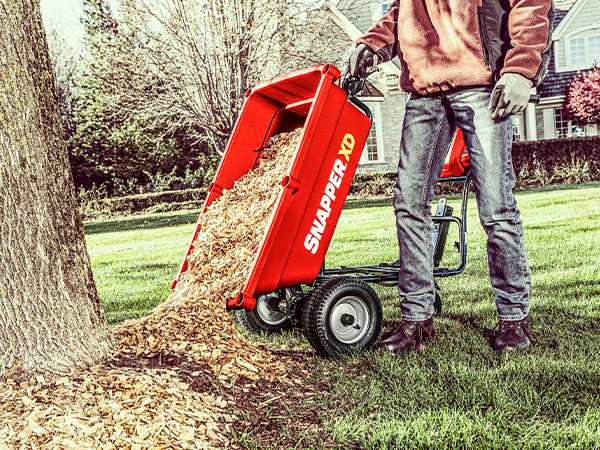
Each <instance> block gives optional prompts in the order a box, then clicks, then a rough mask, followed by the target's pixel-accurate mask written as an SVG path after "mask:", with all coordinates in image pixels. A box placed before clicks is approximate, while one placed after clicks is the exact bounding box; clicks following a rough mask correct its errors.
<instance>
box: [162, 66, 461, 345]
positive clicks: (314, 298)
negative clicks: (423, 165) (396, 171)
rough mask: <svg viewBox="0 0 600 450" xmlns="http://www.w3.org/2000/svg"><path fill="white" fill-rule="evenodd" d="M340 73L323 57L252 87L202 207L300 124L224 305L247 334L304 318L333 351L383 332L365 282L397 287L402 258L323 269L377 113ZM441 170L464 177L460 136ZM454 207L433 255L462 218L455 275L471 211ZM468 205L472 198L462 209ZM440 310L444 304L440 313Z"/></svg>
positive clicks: (312, 335) (441, 225) (444, 217)
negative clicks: (261, 229)
mask: <svg viewBox="0 0 600 450" xmlns="http://www.w3.org/2000/svg"><path fill="white" fill-rule="evenodd" d="M339 77H340V71H339V70H338V69H337V68H336V67H334V66H332V65H329V64H324V65H318V66H314V67H309V68H307V69H303V70H299V71H297V72H293V73H291V74H288V75H285V76H282V77H279V78H276V79H274V80H271V81H269V82H266V83H263V84H260V85H258V86H256V87H254V88H253V89H250V90H249V91H248V92H247V94H246V99H245V102H244V106H243V108H242V111H241V113H240V116H239V118H238V120H237V122H236V125H235V128H234V130H233V133H232V135H231V138H230V140H229V143H228V145H227V148H226V151H225V153H224V156H223V158H222V160H221V163H220V164H219V167H218V169H217V172H216V175H215V177H214V180H213V182H212V183H211V185H210V187H209V189H208V194H207V198H206V202H205V204H204V207H203V209H202V212H201V214H200V217H201V216H202V214H203V213H204V211H206V208H207V207H208V206H209V205H210V204H211V203H212V202H213V201H214V200H215V199H216V198H218V197H219V196H220V195H221V194H222V192H223V190H224V189H230V188H231V187H232V186H233V184H234V182H235V181H236V180H238V179H239V178H240V177H241V176H243V175H244V174H245V173H247V172H248V171H250V170H252V169H253V168H254V167H256V166H257V165H258V164H260V149H261V148H262V147H263V146H264V145H266V143H267V141H268V140H269V138H271V137H272V136H274V135H276V134H278V133H281V132H287V131H292V130H294V129H296V128H300V127H302V133H301V137H300V141H299V144H298V146H297V148H296V151H295V154H294V157H293V159H292V162H291V165H290V169H289V171H288V173H287V175H286V176H285V177H284V178H283V180H281V184H282V186H283V187H284V189H282V190H281V192H280V194H279V197H278V199H277V202H276V204H275V207H274V212H273V215H272V217H271V219H270V221H269V223H268V226H267V229H266V232H265V235H264V237H263V239H262V242H261V243H260V246H259V249H258V252H257V255H256V257H255V259H254V261H253V263H252V268H251V271H250V274H249V276H248V278H247V280H246V282H245V284H244V286H243V288H242V290H241V292H240V294H239V295H238V296H237V297H235V298H232V299H229V300H228V302H227V305H228V307H229V308H233V309H237V310H238V311H237V313H236V314H237V317H238V319H239V320H240V322H241V323H242V325H243V326H244V327H245V328H246V329H248V330H249V331H253V332H260V331H278V330H281V329H283V328H286V327H289V326H292V325H293V324H297V325H301V326H303V327H304V328H305V333H306V335H307V338H308V340H309V341H310V343H311V344H312V345H313V346H314V347H315V349H316V350H317V351H318V352H319V353H321V354H324V355H332V356H335V355H337V354H340V353H345V352H349V351H352V350H356V349H361V348H366V347H369V346H371V345H372V344H373V343H374V342H375V341H376V340H377V339H378V338H379V334H380V332H381V323H382V311H381V304H380V301H379V298H378V296H377V294H376V293H375V291H374V290H373V288H372V287H371V286H370V285H369V284H367V283H373V282H374V283H379V284H384V285H386V284H393V283H394V281H395V280H397V277H398V270H399V268H398V264H395V263H391V264H381V265H379V266H375V267H367V268H336V269H330V270H325V268H324V260H325V254H326V253H327V248H328V246H329V243H330V241H331V238H332V236H333V232H334V230H335V227H336V224H337V221H338V218H339V216H340V213H341V211H342V207H343V205H344V201H345V199H346V196H347V194H348V190H349V188H350V184H351V182H352V178H353V176H354V172H355V171H356V167H357V165H358V162H359V160H360V157H361V153H362V150H363V147H364V146H365V142H366V140H367V136H368V134H369V131H370V129H371V123H372V121H371V113H370V110H369V109H368V107H366V106H365V105H364V104H362V103H361V102H360V101H359V100H357V99H356V98H355V97H354V96H353V95H349V93H348V90H349V88H348V87H347V84H345V85H344V87H345V88H346V89H343V88H342V87H340V86H338V85H337V84H336V81H337V80H338V78H339ZM362 81H363V82H364V80H362ZM444 171H445V172H444V176H446V177H456V176H459V177H463V178H462V179H465V178H466V177H465V175H466V172H468V155H467V154H466V153H465V149H464V143H462V139H461V138H460V137H459V136H456V138H455V142H454V143H453V145H452V151H451V152H450V153H449V156H448V159H447V161H446V166H445V168H444ZM448 208H449V207H447V206H446V205H445V201H444V205H443V207H442V208H441V209H440V208H439V207H438V212H437V213H436V217H435V218H434V224H435V225H434V230H433V233H434V237H435V241H436V242H437V243H438V244H437V246H436V248H437V247H440V245H439V244H441V247H440V249H439V251H438V250H436V252H437V253H439V258H438V259H441V252H442V251H443V246H444V244H443V242H442V241H445V237H446V233H447V228H448V225H449V223H450V222H452V221H453V222H456V223H457V224H458V226H459V229H460V236H461V239H460V240H461V243H460V244H461V247H460V251H461V255H462V261H463V263H462V264H461V267H459V268H458V269H455V270H454V271H451V270H449V269H443V273H442V269H440V271H438V273H437V275H453V274H455V273H459V272H460V271H462V269H463V268H464V254H465V246H466V244H465V241H463V238H462V236H463V235H464V217H463V218H462V219H461V218H457V217H454V216H448V211H449V209H448ZM450 210H451V209H450ZM465 210H466V196H465V198H464V199H463V216H464V214H465ZM199 223H200V218H199V219H198V224H197V226H196V229H195V231H194V233H193V235H192V239H191V240H190V244H189V246H188V249H187V251H186V253H185V256H184V258H183V262H182V264H181V268H180V270H179V274H178V276H177V279H176V280H175V281H174V283H173V286H172V287H173V289H175V287H176V285H177V283H178V281H179V277H180V276H181V273H182V272H184V271H185V270H186V269H187V257H188V255H189V253H190V251H191V249H192V248H193V246H194V241H195V239H196V237H197V235H198V232H199V227H200V225H199ZM436 226H437V230H436ZM436 267H437V266H436ZM348 275H352V276H348ZM302 286H305V287H304V288H303V287H302ZM440 309H441V304H438V305H437V310H438V312H439V310H440Z"/></svg>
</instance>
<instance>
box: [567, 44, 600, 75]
mask: <svg viewBox="0 0 600 450" xmlns="http://www.w3.org/2000/svg"><path fill="white" fill-rule="evenodd" d="M566 50H567V55H566V64H567V66H566V69H567V70H573V69H574V68H579V69H584V68H588V67H589V66H591V65H592V64H594V63H595V62H597V61H600V36H587V37H577V38H573V39H569V40H568V41H567V48H566Z"/></svg>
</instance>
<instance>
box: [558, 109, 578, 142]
mask: <svg viewBox="0 0 600 450" xmlns="http://www.w3.org/2000/svg"><path fill="white" fill-rule="evenodd" d="M554 127H555V128H554V129H555V132H554V137H556V138H566V137H578V136H585V128H583V127H580V126H577V125H576V124H574V123H573V122H571V121H570V120H567V119H566V118H565V116H563V109H562V108H556V109H555V110H554Z"/></svg>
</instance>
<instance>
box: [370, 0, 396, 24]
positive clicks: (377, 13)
mask: <svg viewBox="0 0 600 450" xmlns="http://www.w3.org/2000/svg"><path fill="white" fill-rule="evenodd" d="M392 3H393V2H374V3H371V5H370V6H371V20H372V21H373V22H377V21H378V20H379V19H381V18H382V17H383V16H384V15H385V14H384V13H383V6H384V5H389V6H391V5H392ZM389 6H388V10H389Z"/></svg>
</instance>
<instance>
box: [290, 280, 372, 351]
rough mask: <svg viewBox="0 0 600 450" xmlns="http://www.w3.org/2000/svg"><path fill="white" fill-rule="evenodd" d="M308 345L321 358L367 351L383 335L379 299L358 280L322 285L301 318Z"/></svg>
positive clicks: (334, 281) (366, 285) (314, 293)
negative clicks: (362, 350) (355, 351)
mask: <svg viewBox="0 0 600 450" xmlns="http://www.w3.org/2000/svg"><path fill="white" fill-rule="evenodd" d="M302 316H303V317H302V319H303V320H302V321H303V324H304V329H305V335H306V338H307V339H308V342H310V344H311V345H312V346H313V347H314V349H315V350H316V351H317V353H318V354H319V355H321V356H333V357H338V356H340V355H341V354H344V353H350V352H352V351H354V350H361V349H367V348H369V347H371V346H372V345H373V344H374V343H375V342H376V341H377V340H378V339H379V334H380V333H381V324H382V319H383V313H382V311H381V302H380V301H379V297H378V296H377V294H376V293H375V291H374V290H373V288H372V287H371V286H369V285H368V284H366V283H364V282H362V281H360V280H357V279H355V278H350V277H344V278H332V279H330V280H327V281H326V282H324V283H323V284H321V285H319V286H318V287H317V289H315V291H314V292H313V293H312V295H311V296H310V298H309V299H308V300H307V303H306V305H305V307H304V312H303V315H302Z"/></svg>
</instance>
